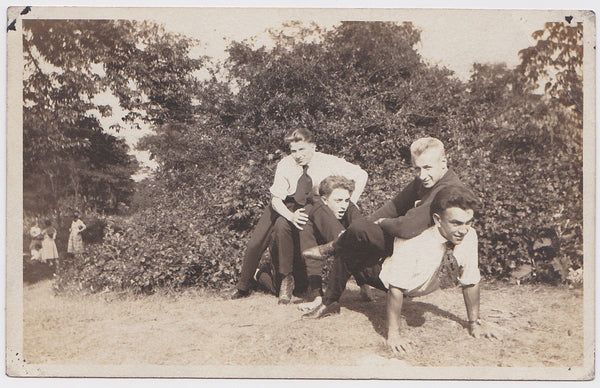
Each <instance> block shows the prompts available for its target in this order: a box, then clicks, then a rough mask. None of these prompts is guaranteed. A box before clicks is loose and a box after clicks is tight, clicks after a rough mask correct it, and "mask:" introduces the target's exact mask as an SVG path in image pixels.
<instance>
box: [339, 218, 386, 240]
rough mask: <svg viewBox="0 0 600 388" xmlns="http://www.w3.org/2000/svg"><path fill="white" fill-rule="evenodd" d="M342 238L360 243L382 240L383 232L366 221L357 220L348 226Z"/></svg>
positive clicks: (377, 226)
mask: <svg viewBox="0 0 600 388" xmlns="http://www.w3.org/2000/svg"><path fill="white" fill-rule="evenodd" d="M343 236H344V238H345V239H348V240H352V241H356V242H360V243H364V242H371V241H372V240H374V239H375V240H379V239H383V230H382V229H381V227H379V225H377V224H375V223H373V222H371V221H368V220H366V219H359V220H356V221H355V222H353V223H352V224H350V226H349V227H348V229H346V232H345V233H344V235H343Z"/></svg>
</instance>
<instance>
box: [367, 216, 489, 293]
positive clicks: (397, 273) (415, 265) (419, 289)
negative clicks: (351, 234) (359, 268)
mask: <svg viewBox="0 0 600 388" xmlns="http://www.w3.org/2000/svg"><path fill="white" fill-rule="evenodd" d="M446 241H447V240H446V239H445V238H444V237H443V236H442V235H441V234H440V232H439V230H438V228H437V226H432V227H430V228H429V229H426V230H425V231H424V232H423V233H421V234H420V235H418V236H417V237H414V238H411V239H408V240H405V239H402V238H398V237H397V238H396V239H395V240H394V253H392V255H391V256H390V257H388V258H387V259H385V261H384V262H383V264H382V266H381V272H380V274H379V278H380V279H381V282H382V283H383V284H384V286H385V287H386V288H389V286H394V287H397V288H401V289H402V290H404V292H405V294H407V295H408V296H420V295H425V294H428V293H430V292H432V291H434V290H435V289H436V288H435V284H436V283H437V280H436V279H435V277H436V276H437V269H438V268H439V266H440V264H441V262H442V258H443V257H444V254H445V253H446V245H445V243H446ZM454 257H456V261H457V262H458V265H459V266H460V268H461V275H460V277H459V278H458V281H459V282H460V284H462V285H463V286H467V285H473V284H477V283H479V280H480V279H481V276H480V274H479V267H478V256H477V232H475V229H473V228H471V227H469V231H468V232H467V234H466V235H465V237H464V239H463V241H462V242H461V243H460V244H458V245H456V246H455V247H454Z"/></svg>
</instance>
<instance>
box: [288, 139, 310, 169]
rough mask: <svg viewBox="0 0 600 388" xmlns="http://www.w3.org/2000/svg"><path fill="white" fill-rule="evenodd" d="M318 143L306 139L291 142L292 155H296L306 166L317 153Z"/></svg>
mask: <svg viewBox="0 0 600 388" xmlns="http://www.w3.org/2000/svg"><path fill="white" fill-rule="evenodd" d="M315 148H316V145H315V144H314V143H309V142H306V141H294V142H291V143H290V155H292V156H293V157H294V160H295V161H296V163H298V164H299V165H300V166H306V165H307V164H309V163H310V161H311V160H312V157H313V155H314V154H315Z"/></svg>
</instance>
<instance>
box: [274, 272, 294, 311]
mask: <svg viewBox="0 0 600 388" xmlns="http://www.w3.org/2000/svg"><path fill="white" fill-rule="evenodd" d="M293 292H294V275H292V274H290V275H287V276H286V277H284V278H283V279H282V280H281V287H279V301H278V302H277V303H278V304H289V303H290V302H291V300H292V294H293Z"/></svg>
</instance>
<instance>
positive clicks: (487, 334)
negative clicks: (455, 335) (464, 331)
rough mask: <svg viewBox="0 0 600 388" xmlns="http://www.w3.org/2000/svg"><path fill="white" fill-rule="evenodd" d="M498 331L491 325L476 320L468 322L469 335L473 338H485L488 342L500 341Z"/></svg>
mask: <svg viewBox="0 0 600 388" xmlns="http://www.w3.org/2000/svg"><path fill="white" fill-rule="evenodd" d="M498 332H499V330H498V329H497V328H495V327H493V326H492V325H491V324H489V323H487V322H485V321H482V320H480V319H478V320H477V321H475V322H469V334H470V335H471V336H472V337H474V338H487V339H489V340H490V341H493V340H495V339H498V340H501V339H502V337H501V336H500V334H499V333H498Z"/></svg>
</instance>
